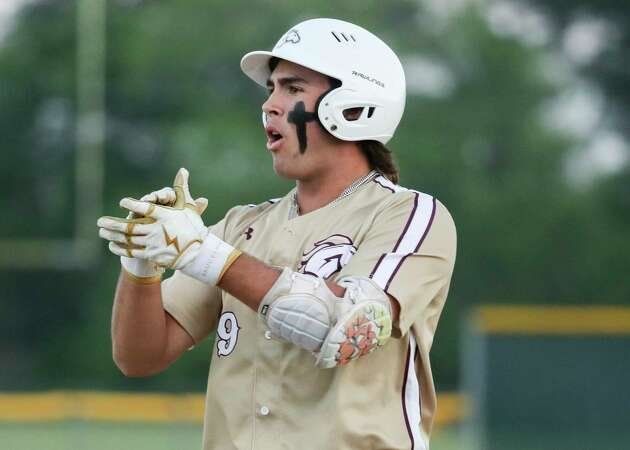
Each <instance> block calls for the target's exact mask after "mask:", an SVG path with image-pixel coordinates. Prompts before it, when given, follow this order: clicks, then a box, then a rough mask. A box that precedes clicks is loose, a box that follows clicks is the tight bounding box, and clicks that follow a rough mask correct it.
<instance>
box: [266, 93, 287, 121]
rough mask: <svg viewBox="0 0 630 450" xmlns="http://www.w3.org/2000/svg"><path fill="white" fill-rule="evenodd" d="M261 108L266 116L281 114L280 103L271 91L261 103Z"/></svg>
mask: <svg viewBox="0 0 630 450" xmlns="http://www.w3.org/2000/svg"><path fill="white" fill-rule="evenodd" d="M262 110H263V112H264V113H265V114H266V115H267V116H271V115H277V116H279V115H282V111H283V110H282V105H280V102H279V101H278V96H277V95H275V93H271V95H269V97H267V100H266V101H265V102H264V103H263V104H262Z"/></svg>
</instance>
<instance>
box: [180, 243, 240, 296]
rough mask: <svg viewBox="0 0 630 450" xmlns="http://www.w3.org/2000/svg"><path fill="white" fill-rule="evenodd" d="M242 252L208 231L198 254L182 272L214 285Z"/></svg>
mask: <svg viewBox="0 0 630 450" xmlns="http://www.w3.org/2000/svg"><path fill="white" fill-rule="evenodd" d="M241 254H242V252H241V251H240V250H237V249H235V248H234V247H232V246H231V245H230V244H227V243H226V242H223V241H222V240H221V239H219V238H218V237H216V236H215V235H213V234H212V233H210V232H208V234H207V235H206V237H205V239H204V241H203V244H202V245H201V249H200V250H199V254H198V255H197V256H196V257H195V259H193V260H192V261H191V262H190V263H189V264H188V265H186V266H184V268H183V269H182V272H183V273H185V274H186V275H188V276H190V277H193V278H196V279H197V280H199V281H202V282H203V283H206V284H210V285H212V286H216V285H217V284H218V283H219V281H221V278H222V277H223V275H224V274H225V272H226V271H227V270H228V269H229V268H230V266H231V265H232V264H233V263H234V261H236V259H237V258H238V257H239V256H241Z"/></svg>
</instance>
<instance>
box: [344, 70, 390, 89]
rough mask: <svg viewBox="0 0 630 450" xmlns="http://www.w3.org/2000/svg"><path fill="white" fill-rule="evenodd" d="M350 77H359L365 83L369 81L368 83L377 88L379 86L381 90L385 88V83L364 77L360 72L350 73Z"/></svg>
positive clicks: (367, 76)
mask: <svg viewBox="0 0 630 450" xmlns="http://www.w3.org/2000/svg"><path fill="white" fill-rule="evenodd" d="M352 75H354V76H355V77H360V78H363V79H364V80H365V81H369V82H370V83H374V84H375V85H377V86H380V87H382V88H384V87H385V83H383V82H382V81H379V80H377V79H376V78H373V77H371V76H369V75H365V74H363V73H361V72H357V71H356V70H353V71H352Z"/></svg>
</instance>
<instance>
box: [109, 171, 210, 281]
mask: <svg viewBox="0 0 630 450" xmlns="http://www.w3.org/2000/svg"><path fill="white" fill-rule="evenodd" d="M188 176H189V175H188V171H187V170H186V169H183V168H182V169H180V170H179V171H178V172H177V175H176V176H175V181H174V183H173V189H172V190H171V189H169V188H165V189H162V190H160V191H157V192H155V193H153V194H149V196H145V197H143V199H142V200H136V199H133V198H130V197H126V198H123V199H122V200H121V201H120V206H121V207H123V208H125V209H128V210H129V211H130V212H131V213H130V215H129V216H128V217H127V218H119V217H111V216H104V217H101V218H100V219H98V222H97V225H98V227H99V228H100V230H99V236H100V237H102V238H103V239H105V240H107V241H109V250H110V251H111V252H112V253H114V254H116V255H119V256H124V257H129V258H138V259H145V260H149V261H152V262H153V263H155V264H157V265H158V266H160V267H164V268H169V269H182V268H183V267H185V266H186V265H188V264H189V263H190V262H191V261H193V260H194V259H195V257H196V256H197V254H198V253H199V250H200V248H201V245H202V244H203V241H204V239H205V238H206V235H207V233H208V229H207V228H206V226H205V225H204V223H203V220H202V219H201V214H202V213H203V211H204V210H205V209H206V206H207V205H208V200H206V199H205V198H199V199H197V200H194V199H193V198H192V196H191V195H190V190H189V187H188ZM173 197H174V198H173ZM144 200H150V201H144ZM159 203H167V204H159Z"/></svg>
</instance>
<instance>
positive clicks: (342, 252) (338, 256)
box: [298, 234, 357, 278]
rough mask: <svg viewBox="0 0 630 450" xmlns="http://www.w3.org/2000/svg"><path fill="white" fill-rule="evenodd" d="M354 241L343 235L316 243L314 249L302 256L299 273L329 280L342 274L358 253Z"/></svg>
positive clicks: (335, 235)
mask: <svg viewBox="0 0 630 450" xmlns="http://www.w3.org/2000/svg"><path fill="white" fill-rule="evenodd" d="M353 244H354V243H353V242H352V239H350V238H349V237H348V236H344V235H343V234H333V235H332V236H329V237H327V238H325V239H322V240H321V241H317V242H315V244H314V245H315V246H314V247H313V249H311V250H309V251H308V252H305V253H303V254H302V260H301V261H300V264H299V266H298V272H300V273H304V274H309V275H315V276H318V277H322V278H329V277H331V276H332V275H334V274H335V273H337V272H340V271H341V269H342V268H343V266H345V265H346V264H347V263H348V261H350V258H352V256H353V255H354V254H355V253H356V252H357V248H356V247H355V246H354V245H353Z"/></svg>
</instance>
